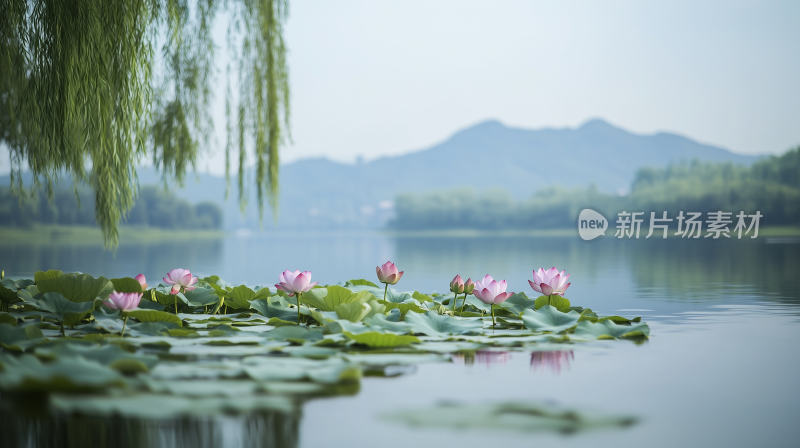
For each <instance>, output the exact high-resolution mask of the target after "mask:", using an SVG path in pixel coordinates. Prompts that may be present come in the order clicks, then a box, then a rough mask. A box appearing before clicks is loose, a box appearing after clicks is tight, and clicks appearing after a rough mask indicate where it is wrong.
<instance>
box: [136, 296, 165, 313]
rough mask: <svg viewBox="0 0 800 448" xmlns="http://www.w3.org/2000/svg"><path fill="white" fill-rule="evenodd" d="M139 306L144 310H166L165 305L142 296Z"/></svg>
mask: <svg viewBox="0 0 800 448" xmlns="http://www.w3.org/2000/svg"><path fill="white" fill-rule="evenodd" d="M139 308H141V309H143V310H155V311H164V308H165V306H164V305H162V304H160V303H158V302H153V301H152V300H148V299H145V298H144V297H142V300H140V301H139Z"/></svg>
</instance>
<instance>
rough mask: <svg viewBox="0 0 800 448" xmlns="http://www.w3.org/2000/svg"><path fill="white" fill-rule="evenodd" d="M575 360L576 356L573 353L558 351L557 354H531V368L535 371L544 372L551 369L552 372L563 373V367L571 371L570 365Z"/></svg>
mask: <svg viewBox="0 0 800 448" xmlns="http://www.w3.org/2000/svg"><path fill="white" fill-rule="evenodd" d="M574 359H575V354H574V353H572V351H571V350H570V351H566V352H564V351H556V352H533V353H531V367H532V368H533V370H544V368H549V369H550V371H551V372H553V373H556V374H559V373H561V367H562V366H563V367H565V368H566V369H567V370H569V364H570V362H571V361H573V360H574Z"/></svg>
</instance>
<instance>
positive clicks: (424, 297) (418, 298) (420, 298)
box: [411, 291, 433, 303]
mask: <svg viewBox="0 0 800 448" xmlns="http://www.w3.org/2000/svg"><path fill="white" fill-rule="evenodd" d="M411 297H412V298H413V299H415V300H416V301H417V302H419V303H424V302H433V299H432V298H431V296H429V295H427V294H420V293H419V292H417V291H414V294H411Z"/></svg>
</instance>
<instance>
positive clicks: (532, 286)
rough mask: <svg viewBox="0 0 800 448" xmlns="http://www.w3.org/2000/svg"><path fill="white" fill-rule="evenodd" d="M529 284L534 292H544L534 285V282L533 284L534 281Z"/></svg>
mask: <svg viewBox="0 0 800 448" xmlns="http://www.w3.org/2000/svg"><path fill="white" fill-rule="evenodd" d="M528 284H530V285H531V288H533V290H534V291H536V292H538V293H541V292H542V288H540V287H539V285H537V284H536V283H534V282H532V281H530V280H528Z"/></svg>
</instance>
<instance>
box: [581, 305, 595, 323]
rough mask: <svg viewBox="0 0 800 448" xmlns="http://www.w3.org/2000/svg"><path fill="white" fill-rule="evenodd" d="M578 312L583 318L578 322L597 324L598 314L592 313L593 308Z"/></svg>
mask: <svg viewBox="0 0 800 448" xmlns="http://www.w3.org/2000/svg"><path fill="white" fill-rule="evenodd" d="M578 312H579V313H581V318H580V319H578V321H584V320H588V321H589V322H597V320H598V317H597V313H595V312H594V311H592V309H591V308H586V309H583V308H581V311H578Z"/></svg>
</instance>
